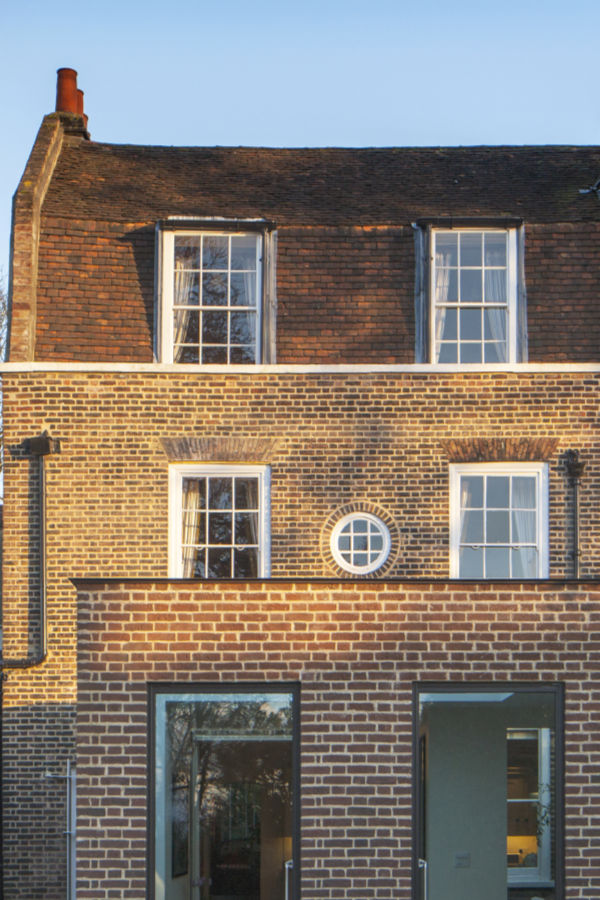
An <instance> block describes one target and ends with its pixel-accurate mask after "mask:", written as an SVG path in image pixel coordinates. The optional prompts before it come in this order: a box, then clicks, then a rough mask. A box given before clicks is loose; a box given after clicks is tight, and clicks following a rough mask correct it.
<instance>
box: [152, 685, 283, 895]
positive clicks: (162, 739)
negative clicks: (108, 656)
mask: <svg viewBox="0 0 600 900" xmlns="http://www.w3.org/2000/svg"><path fill="white" fill-rule="evenodd" d="M156 701H157V708H156V712H157V715H156V723H157V736H156V737H157V739H156V748H157V749H156V854H155V855H156V898H157V900H277V898H282V900H283V898H284V897H288V898H289V900H293V884H292V877H291V875H292V866H293V859H292V819H293V783H292V727H293V723H292V716H293V712H292V695H291V694H289V693H284V692H281V693H279V692H277V693H275V692H273V693H264V694H263V693H261V694H259V693H241V694H225V693H223V694H209V693H206V694H204V693H198V694H186V695H180V696H177V695H160V694H159V695H157V698H156Z"/></svg>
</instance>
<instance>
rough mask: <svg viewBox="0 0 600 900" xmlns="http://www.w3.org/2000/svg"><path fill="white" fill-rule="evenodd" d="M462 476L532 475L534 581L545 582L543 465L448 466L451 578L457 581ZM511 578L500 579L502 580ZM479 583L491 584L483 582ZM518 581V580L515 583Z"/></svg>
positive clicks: (545, 470)
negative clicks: (534, 486) (534, 485)
mask: <svg viewBox="0 0 600 900" xmlns="http://www.w3.org/2000/svg"><path fill="white" fill-rule="evenodd" d="M463 475H534V476H535V477H536V513H537V521H536V533H537V551H538V557H537V558H538V571H537V573H536V575H535V576H534V577H536V578H548V574H549V553H548V534H549V523H548V464H547V463H545V462H493V463H454V464H452V465H451V466H450V577H451V578H460V577H461V576H460V574H459V548H460V485H461V477H462V476H463ZM504 578H510V576H508V575H506V576H502V577H498V578H496V580H499V581H501V580H503V579H504ZM482 580H494V578H492V579H485V578H483V577H482ZM517 580H518V579H517Z"/></svg>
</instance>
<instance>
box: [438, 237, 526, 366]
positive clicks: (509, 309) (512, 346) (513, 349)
mask: <svg viewBox="0 0 600 900" xmlns="http://www.w3.org/2000/svg"><path fill="white" fill-rule="evenodd" d="M463 233H471V234H489V233H495V234H505V235H506V236H507V259H506V273H507V305H506V316H507V322H506V340H507V358H506V360H504V361H503V362H500V363H486V362H485V361H484V360H483V359H482V361H481V363H466V362H465V363H461V361H460V358H458V359H457V362H456V365H458V366H472V365H482V366H486V365H487V366H489V365H505V364H506V363H514V362H517V344H518V341H517V318H518V315H517V298H518V290H519V279H518V258H517V228H515V227H507V228H497V227H496V228H494V227H485V226H482V227H464V228H461V227H456V228H442V227H436V228H432V229H431V234H430V256H429V297H430V309H429V347H430V362H431V363H432V364H434V365H447V364H446V363H439V362H438V360H437V346H436V343H437V342H436V311H437V308H438V304H437V303H436V291H435V283H436V265H435V247H436V238H437V236H438V235H440V234H457V235H460V234H463ZM458 271H459V272H460V269H459V270H458ZM439 305H440V306H446V304H439ZM448 306H456V308H458V309H460V308H470V309H481V308H482V307H483V308H485V304H484V303H483V301H482V302H481V303H473V304H456V305H455V304H448ZM481 345H482V347H483V336H482V342H481ZM458 354H459V356H460V343H459V344H458Z"/></svg>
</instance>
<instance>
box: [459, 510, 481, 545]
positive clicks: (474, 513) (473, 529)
mask: <svg viewBox="0 0 600 900" xmlns="http://www.w3.org/2000/svg"><path fill="white" fill-rule="evenodd" d="M460 541H461V544H482V543H483V511H482V510H464V511H463V513H462V515H461V526H460Z"/></svg>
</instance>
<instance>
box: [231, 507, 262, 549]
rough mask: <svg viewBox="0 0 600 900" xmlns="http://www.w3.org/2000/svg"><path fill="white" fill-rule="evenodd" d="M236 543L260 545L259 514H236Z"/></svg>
mask: <svg viewBox="0 0 600 900" xmlns="http://www.w3.org/2000/svg"><path fill="white" fill-rule="evenodd" d="M234 541H235V543H236V544H257V543H258V513H236V514H235V537H234Z"/></svg>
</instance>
